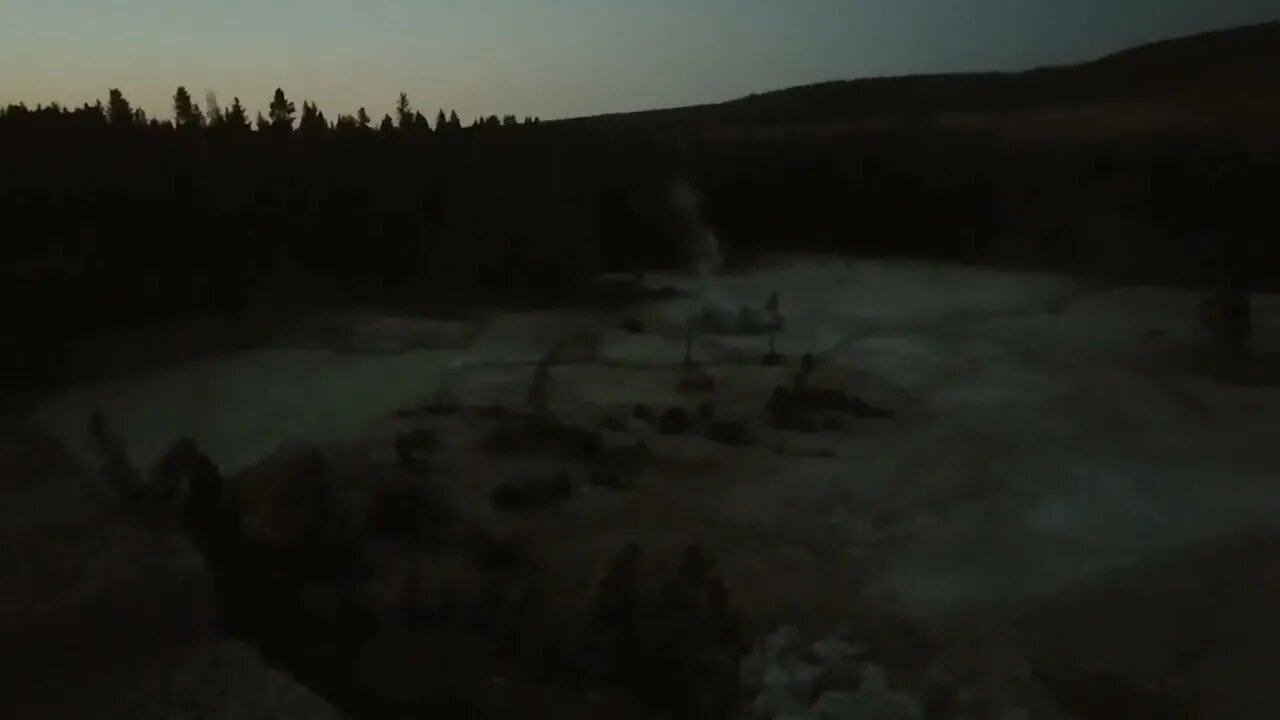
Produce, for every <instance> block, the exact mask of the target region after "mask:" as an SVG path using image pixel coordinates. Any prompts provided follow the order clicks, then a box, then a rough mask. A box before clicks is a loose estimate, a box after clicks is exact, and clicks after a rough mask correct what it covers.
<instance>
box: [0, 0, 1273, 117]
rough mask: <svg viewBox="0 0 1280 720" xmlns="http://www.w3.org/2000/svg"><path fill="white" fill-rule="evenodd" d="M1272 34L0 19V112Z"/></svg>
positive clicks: (1004, 56)
mask: <svg viewBox="0 0 1280 720" xmlns="http://www.w3.org/2000/svg"><path fill="white" fill-rule="evenodd" d="M1273 19H1280V0H595V1H594V2H589V1H587V0H449V1H446V0H110V1H108V0H0V102H16V101H18V100H25V101H27V102H28V103H35V102H39V101H44V102H47V101H49V100H58V101H61V102H74V103H77V104H78V103H81V102H84V101H86V100H90V99H93V98H98V97H105V95H106V90H107V88H109V87H120V88H121V89H122V90H123V91H124V93H125V96H126V97H128V98H130V99H132V100H133V101H134V102H135V103H137V104H141V105H142V106H143V107H144V108H146V109H147V110H148V112H150V113H151V114H153V115H158V116H162V117H167V116H168V115H169V104H170V101H169V98H170V97H171V96H172V94H173V89H174V88H175V87H176V86H177V85H179V84H182V85H186V86H187V88H188V89H189V90H190V91H191V92H192V94H193V95H195V97H196V98H197V100H203V98H204V96H205V93H206V92H208V91H213V92H216V93H217V95H218V97H219V98H220V100H221V102H222V104H223V105H226V104H228V103H229V102H230V99H231V97H232V96H233V95H238V96H240V97H241V98H242V100H243V101H244V102H245V103H246V105H248V106H249V107H250V109H253V110H256V109H259V108H261V107H262V106H263V105H264V104H265V102H266V100H268V99H269V97H270V93H271V91H272V89H274V88H275V87H276V86H281V87H283V88H284V89H285V91H286V93H287V94H288V95H289V96H290V97H291V98H292V99H294V100H295V101H299V104H300V101H301V100H302V99H303V98H309V99H314V100H316V101H317V102H318V103H319V104H320V107H321V109H323V110H326V112H327V113H328V114H329V115H330V116H331V117H332V116H333V115H334V114H336V113H337V112H350V111H354V110H355V108H357V107H359V106H362V105H363V106H366V107H367V108H368V109H369V111H370V113H371V114H373V115H374V116H375V117H378V116H381V114H382V113H384V112H388V111H389V110H390V109H391V105H392V103H393V101H394V99H395V96H396V93H397V92H399V91H400V90H404V91H406V92H408V93H409V96H410V99H411V100H412V101H413V102H414V103H415V105H417V106H420V107H421V108H423V109H426V110H430V111H431V112H432V113H434V110H435V108H437V107H441V106H443V107H445V108H450V107H454V108H457V109H458V111H459V113H460V114H461V115H462V116H463V117H464V118H467V119H469V118H471V117H473V116H475V115H479V114H488V113H497V114H503V113H508V112H510V113H515V114H518V115H524V114H536V115H540V116H542V117H543V118H544V119H549V118H556V117H565V116H573V115H582V114H595V113H601V112H613V111H625V110H637V109H643V108H650V107H663V106H671V105H683V104H689V103H697V102H707V101H715V100H726V99H730V98H733V97H738V96H741V95H745V94H747V93H750V92H757V91H762V90H770V89H776V88H780V87H786V86H790V85H798V84H803V83H809V82H816V81H820V80H830V79H837V78H852V77H860V76H867V75H884V74H891V75H897V74H908V73H918V72H948V71H962V70H981V69H1005V70H1011V69H1021V68H1026V67H1031V66H1035V65H1043V64H1052V63H1062V62H1075V61H1081V60H1088V59H1092V58H1094V57H1097V56H1099V55H1102V54H1106V53H1108V52H1112V51H1114V50H1119V49H1123V48H1125V47H1128V46H1131V45H1134V44H1138V43H1142V42H1146V41H1150V40H1155V39H1159V38H1163V37H1169V36H1174V35H1183V34H1189V33H1193V32H1197V31H1201V30H1208V29H1214V28H1221V27H1229V26H1233V25H1241V24H1247V23H1252V22H1258V21H1263V20H1273Z"/></svg>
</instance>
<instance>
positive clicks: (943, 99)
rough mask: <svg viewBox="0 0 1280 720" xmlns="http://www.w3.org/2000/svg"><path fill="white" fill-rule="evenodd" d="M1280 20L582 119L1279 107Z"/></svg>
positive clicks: (797, 119) (694, 120)
mask: <svg viewBox="0 0 1280 720" xmlns="http://www.w3.org/2000/svg"><path fill="white" fill-rule="evenodd" d="M1277 74H1280V22H1272V23H1265V24H1262V25H1254V26H1248V27H1243V28H1235V29H1231V30H1223V31H1216V32H1210V33H1203V34H1199V35H1193V36H1188V37H1183V38H1176V39H1171V40H1164V41H1160V42H1156V43H1152V44H1149V45H1143V46H1139V47H1136V48H1132V49H1129V50H1124V51H1122V52H1118V53H1115V54H1113V55H1109V56H1106V57H1104V58H1101V59H1099V60H1096V61H1093V62H1089V63H1084V64H1080V65H1068V66H1059V67H1049V68H1038V69H1034V70H1028V71H1025V72H1019V73H968V74H941V75H913V76H904V77H882V78H866V79H859V80H846V81H835V82H825V83H818V84H814V85H805V86H799V87H793V88H787V89H784V90H777V91H773V92H767V93H762V94H756V95H749V96H747V97H745V98H740V99H738V100H732V101H728V102H724V103H716V104H709V105H695V106H689V107H682V108H671V109H662V110H649V111H643V112H635V113H622V114H613V115H600V116H596V117H591V118H577V119H574V120H568V121H564V122H567V123H588V124H593V125H596V126H598V127H613V128H619V129H623V128H627V129H649V130H676V129H681V130H683V129H697V128H707V127H716V128H723V127H725V126H734V127H743V126H746V127H757V128H760V127H770V126H778V125H813V124H828V123H842V122H849V121H856V120H860V119H873V118H875V119H889V120H895V121H915V120H925V119H930V118H937V117H941V116H975V115H976V116H987V117H991V116H1002V115H1015V114H1016V115H1024V114H1038V113H1045V112H1060V111H1065V110H1071V109H1074V108H1081V107H1110V108H1114V107H1116V106H1117V105H1129V104H1132V105H1134V106H1141V107H1144V108H1151V107H1157V108H1160V109H1161V110H1163V109H1166V108H1169V107H1170V106H1177V107H1185V108H1195V109H1196V110H1197V112H1200V111H1203V109H1204V108H1207V107H1212V108H1214V109H1216V110H1221V111H1223V112H1226V113H1229V114H1230V113H1238V112H1239V111H1241V110H1245V111H1248V112H1259V111H1261V112H1280V97H1278V96H1277V93H1275V91H1274V88H1275V83H1274V78H1275V77H1276V76H1277Z"/></svg>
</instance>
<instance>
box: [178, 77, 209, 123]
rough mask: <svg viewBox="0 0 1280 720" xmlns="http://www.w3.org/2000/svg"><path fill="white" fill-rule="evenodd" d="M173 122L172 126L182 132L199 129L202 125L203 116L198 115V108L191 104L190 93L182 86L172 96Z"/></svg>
mask: <svg viewBox="0 0 1280 720" xmlns="http://www.w3.org/2000/svg"><path fill="white" fill-rule="evenodd" d="M173 122H174V125H175V126H177V127H178V128H180V129H183V130H190V129H194V128H199V127H201V126H202V125H204V116H203V115H201V114H200V107H199V106H198V105H196V104H195V103H193V102H191V93H188V92H187V89H186V88H185V87H182V86H178V89H177V91H176V92H174V94H173Z"/></svg>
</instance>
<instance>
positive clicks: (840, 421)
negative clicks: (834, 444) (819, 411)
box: [822, 415, 848, 432]
mask: <svg viewBox="0 0 1280 720" xmlns="http://www.w3.org/2000/svg"><path fill="white" fill-rule="evenodd" d="M847 427H848V424H846V423H845V421H844V418H842V417H840V416H839V415H828V416H826V417H824V418H822V429H823V430H825V431H827V432H840V431H841V430H844V429H845V428H847Z"/></svg>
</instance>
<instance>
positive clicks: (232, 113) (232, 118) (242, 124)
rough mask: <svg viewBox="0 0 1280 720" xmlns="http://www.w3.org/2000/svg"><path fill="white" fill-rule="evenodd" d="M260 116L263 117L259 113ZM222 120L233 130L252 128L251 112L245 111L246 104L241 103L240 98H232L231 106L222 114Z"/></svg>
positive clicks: (244, 130) (239, 130)
mask: <svg viewBox="0 0 1280 720" xmlns="http://www.w3.org/2000/svg"><path fill="white" fill-rule="evenodd" d="M258 117H259V118H261V117H262V116H261V115H259V116H258ZM222 122H223V124H224V125H225V127H226V128H227V129H228V130H230V131H232V132H247V131H249V130H250V126H249V114H248V113H246V112H245V109H244V106H243V105H241V104H240V98H238V97H233V98H231V107H230V108H228V109H227V112H226V114H224V115H223V116H222Z"/></svg>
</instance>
